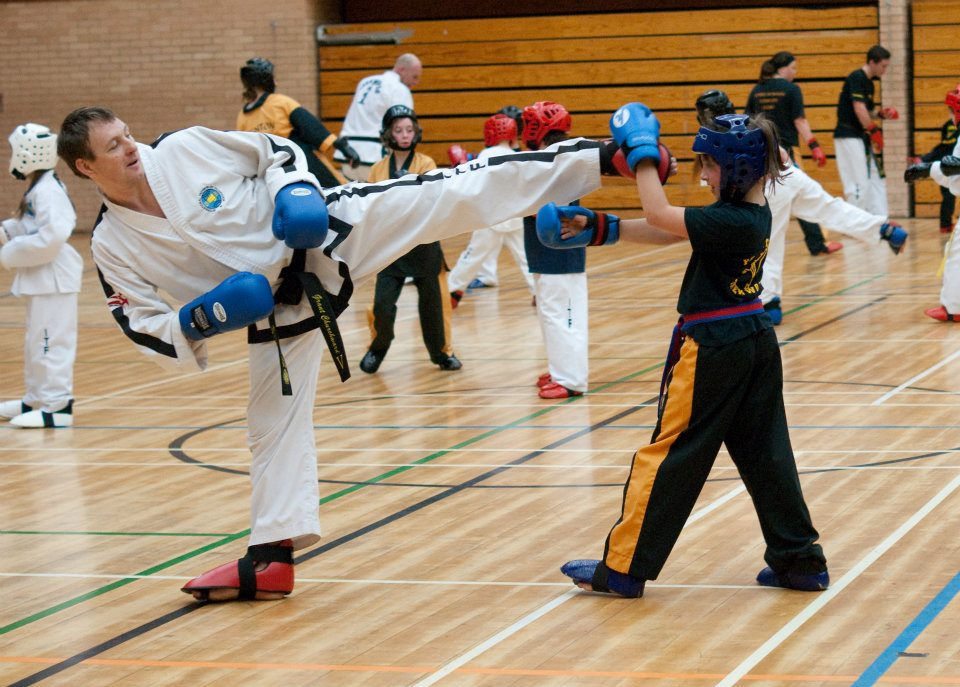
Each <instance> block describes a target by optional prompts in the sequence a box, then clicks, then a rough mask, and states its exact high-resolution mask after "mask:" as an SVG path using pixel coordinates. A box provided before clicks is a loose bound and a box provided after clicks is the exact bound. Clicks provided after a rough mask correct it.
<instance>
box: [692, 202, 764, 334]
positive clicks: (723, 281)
mask: <svg viewBox="0 0 960 687" xmlns="http://www.w3.org/2000/svg"><path fill="white" fill-rule="evenodd" d="M683 219H684V223H685V224H686V226H687V233H688V234H689V236H690V245H691V246H692V247H693V254H692V255H691V256H690V262H689V263H688V264H687V271H686V273H685V274H684V275H683V284H681V286H680V298H679V301H678V302H677V310H678V311H679V312H680V314H692V313H697V312H703V311H705V310H716V309H718V308H729V307H731V306H735V305H743V304H745V303H749V302H750V301H752V300H754V299H756V298H758V297H759V296H760V291H761V290H762V287H761V286H760V277H761V275H762V274H763V261H764V260H765V259H766V257H767V246H768V245H769V243H770V224H771V215H770V207H769V206H768V205H755V204H753V203H747V202H743V201H737V202H727V201H723V200H720V201H717V202H716V203H714V204H713V205H708V206H707V207H704V208H686V210H685V211H684V215H683ZM771 326H773V325H772V324H771V322H770V318H769V317H767V316H766V314H756V315H747V316H744V317H736V318H733V319H728V320H719V321H717V322H704V323H701V324H697V325H694V326H693V327H691V328H690V329H689V331H688V332H687V333H688V335H689V336H692V337H693V339H694V340H695V341H696V342H697V343H698V344H701V345H706V346H720V345H723V344H728V343H731V342H733V341H737V340H739V339H742V338H744V337H746V336H749V335H751V334H753V333H755V332H758V331H762V330H764V329H769V328H770V327H771Z"/></svg>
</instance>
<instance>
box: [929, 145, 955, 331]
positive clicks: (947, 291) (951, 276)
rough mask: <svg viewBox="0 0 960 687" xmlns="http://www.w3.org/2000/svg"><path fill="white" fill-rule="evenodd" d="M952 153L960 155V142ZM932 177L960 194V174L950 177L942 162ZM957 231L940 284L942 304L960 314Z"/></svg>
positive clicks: (947, 248)
mask: <svg viewBox="0 0 960 687" xmlns="http://www.w3.org/2000/svg"><path fill="white" fill-rule="evenodd" d="M952 154H953V155H955V156H960V142H958V143H957V145H956V146H954V148H953V153H952ZM930 178H931V179H933V180H934V181H936V182H937V183H938V184H940V185H941V186H943V187H944V188H946V189H948V190H949V191H950V193H952V194H953V195H955V196H960V174H957V175H954V176H949V177H948V176H946V175H944V173H943V172H941V171H940V163H939V162H934V163H933V164H932V165H931V166H930ZM958 224H960V222H958ZM956 233H957V232H956V229H954V231H953V233H952V234H951V235H950V242H949V243H948V244H947V246H946V248H945V251H946V255H945V256H944V263H943V283H942V284H941V285H940V305H942V306H943V307H944V308H946V310H947V312H948V313H950V314H951V315H960V244H956V241H955V238H954V237H955V236H956Z"/></svg>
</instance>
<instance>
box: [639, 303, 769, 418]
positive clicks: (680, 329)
mask: <svg viewBox="0 0 960 687" xmlns="http://www.w3.org/2000/svg"><path fill="white" fill-rule="evenodd" d="M762 312H763V303H761V302H760V299H759V298H755V299H753V300H752V301H749V302H747V303H741V304H740V305H731V306H730V307H727V308H717V309H715V310H701V311H700V312H695V313H690V314H689V315H681V316H680V319H679V320H677V325H676V326H675V327H674V328H673V336H672V337H671V338H670V349H669V350H668V351H667V361H666V363H665V364H664V366H663V377H661V378H660V402H659V410H658V412H657V417H658V418H659V417H660V416H661V415H662V414H663V404H664V402H665V401H666V390H667V384H668V383H669V381H670V377H671V376H672V375H673V367H674V366H675V365H676V364H677V361H678V360H680V347H681V346H682V345H683V341H684V339H686V338H687V331H688V330H689V329H690V328H691V327H693V326H694V325H697V324H703V323H704V322H717V321H719V320H731V319H733V318H735V317H746V316H747V315H757V314H759V313H762Z"/></svg>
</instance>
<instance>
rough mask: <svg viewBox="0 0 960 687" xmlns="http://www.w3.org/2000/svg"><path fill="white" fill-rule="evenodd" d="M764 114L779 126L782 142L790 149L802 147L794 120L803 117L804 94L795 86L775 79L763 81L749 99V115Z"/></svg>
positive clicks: (754, 89) (778, 132) (784, 80)
mask: <svg viewBox="0 0 960 687" xmlns="http://www.w3.org/2000/svg"><path fill="white" fill-rule="evenodd" d="M759 112H762V113H763V114H765V115H766V116H767V117H769V118H770V119H771V120H772V121H773V123H774V124H776V126H777V134H778V135H779V136H780V142H781V143H783V145H784V146H786V147H788V148H792V147H794V146H798V145H800V137H799V136H798V134H797V125H796V124H794V120H795V119H797V118H799V117H803V116H804V114H803V93H801V92H800V88H799V87H798V86H796V85H795V84H792V83H790V82H789V81H787V80H786V79H781V78H779V77H775V78H773V79H767V80H765V81H761V82H760V83H758V84H757V85H756V86H754V87H753V90H752V91H750V97H749V98H747V114H751V115H752V114H757V113H759Z"/></svg>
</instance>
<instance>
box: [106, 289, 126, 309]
mask: <svg viewBox="0 0 960 687" xmlns="http://www.w3.org/2000/svg"><path fill="white" fill-rule="evenodd" d="M129 304H130V301H128V300H127V297H126V296H124V295H123V294H122V293H120V292H119V291H118V292H117V293H115V294H113V295H112V296H110V297H109V298H108V299H107V307H108V308H110V309H111V310H112V309H113V308H122V307H124V306H126V305H129Z"/></svg>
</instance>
